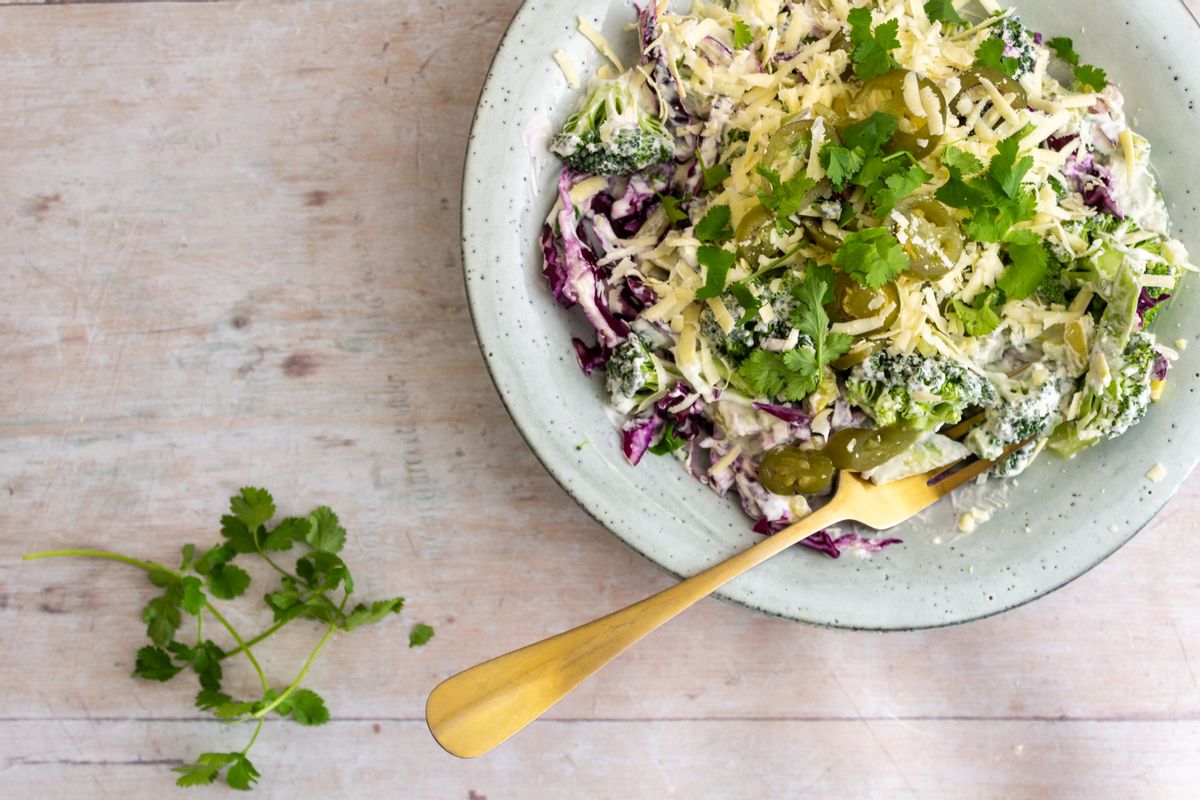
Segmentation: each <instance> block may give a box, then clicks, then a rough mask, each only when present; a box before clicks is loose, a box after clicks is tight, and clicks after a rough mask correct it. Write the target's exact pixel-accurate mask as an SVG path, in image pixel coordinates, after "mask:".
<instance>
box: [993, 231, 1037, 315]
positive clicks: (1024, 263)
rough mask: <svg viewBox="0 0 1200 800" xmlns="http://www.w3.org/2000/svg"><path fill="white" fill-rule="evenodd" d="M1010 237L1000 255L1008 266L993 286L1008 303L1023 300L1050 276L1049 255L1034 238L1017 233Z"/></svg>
mask: <svg viewBox="0 0 1200 800" xmlns="http://www.w3.org/2000/svg"><path fill="white" fill-rule="evenodd" d="M1020 233H1021V235H1017V236H1010V237H1009V241H1008V242H1007V243H1006V244H1005V245H1004V252H1005V254H1006V255H1007V256H1008V258H1009V260H1010V261H1011V262H1012V263H1011V264H1010V265H1009V267H1008V269H1006V270H1005V271H1004V274H1003V275H1002V276H1000V280H999V282H997V284H996V285H997V286H998V287H999V288H1000V289H1001V290H1003V291H1004V294H1005V296H1007V297H1008V298H1010V299H1012V300H1024V299H1025V298H1026V297H1029V295H1031V294H1033V293H1034V292H1036V291H1037V288H1038V287H1039V286H1041V284H1042V281H1044V280H1045V279H1046V276H1047V275H1049V274H1050V253H1049V251H1047V250H1046V247H1045V245H1043V244H1042V241H1041V239H1040V238H1038V236H1037V234H1035V233H1032V232H1030V231H1021V232H1020Z"/></svg>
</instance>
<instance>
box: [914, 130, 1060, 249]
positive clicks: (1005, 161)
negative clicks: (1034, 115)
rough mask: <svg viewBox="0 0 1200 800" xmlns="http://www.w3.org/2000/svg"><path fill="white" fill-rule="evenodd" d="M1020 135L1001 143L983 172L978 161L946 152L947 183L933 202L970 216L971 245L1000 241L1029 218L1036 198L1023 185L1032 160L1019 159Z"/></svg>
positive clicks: (1033, 210) (968, 233) (967, 229)
mask: <svg viewBox="0 0 1200 800" xmlns="http://www.w3.org/2000/svg"><path fill="white" fill-rule="evenodd" d="M1024 135H1025V132H1024V131H1020V132H1018V133H1016V134H1014V135H1013V136H1010V137H1009V138H1007V139H1005V140H1003V141H1001V142H1000V143H999V144H998V145H997V146H996V147H997V153H996V155H995V156H994V157H993V158H992V160H991V162H990V163H989V164H988V166H987V171H986V172H983V171H982V170H983V163H982V162H981V161H979V160H978V159H977V158H974V157H973V156H970V155H968V154H967V153H963V152H962V151H959V150H954V149H950V150H947V153H948V154H952V155H948V157H946V158H943V161H942V163H943V165H944V166H945V167H946V169H947V170H948V171H949V172H950V179H949V180H948V181H946V183H945V184H943V185H942V186H941V187H940V188H939V189H938V190H937V195H936V196H937V199H938V200H940V201H941V202H943V203H945V204H946V205H948V206H950V207H951V208H961V209H964V210H967V211H970V212H971V216H970V217H969V218H968V219H967V221H966V225H965V230H966V232H967V235H968V236H970V237H971V238H972V239H974V240H975V241H978V242H1000V241H1003V240H1004V238H1005V236H1006V235H1007V234H1008V232H1009V231H1010V230H1011V229H1012V227H1013V226H1014V225H1016V224H1017V223H1019V222H1024V221H1026V220H1029V219H1032V218H1033V215H1034V212H1035V211H1036V209H1037V198H1036V196H1035V195H1034V193H1033V191H1032V190H1031V189H1029V188H1026V187H1025V186H1024V185H1023V181H1024V179H1025V176H1026V174H1028V172H1029V170H1031V169H1032V168H1033V157H1032V156H1028V155H1027V156H1024V157H1021V155H1020V147H1021V139H1022V138H1023V137H1024ZM973 173H982V174H978V175H977V176H976V177H971V176H972V174H973Z"/></svg>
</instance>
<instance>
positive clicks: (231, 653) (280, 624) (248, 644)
mask: <svg viewBox="0 0 1200 800" xmlns="http://www.w3.org/2000/svg"><path fill="white" fill-rule="evenodd" d="M289 622H291V620H290V619H285V620H283V621H281V622H276V623H275V624H274V625H272V626H271V627H269V628H267V629H266V630H265V631H263V632H262V633H260V634H259V635H258V636H255V637H254V638H253V639H249V640H247V641H246V643H245V644H244V645H241V646H239V647H237V648H236V649H234V650H230V651H229V652H228V653H226V654H225V655H223V656H221V658H229V657H230V656H235V655H237V654H238V653H240V652H242V650H243V648H246V647H254V645H256V644H258V643H259V642H261V641H262V640H263V639H266V638H267V637H268V636H270V635H271V634H273V633H275V631H277V630H279V629H280V628H282V627H283V626H284V625H287V624H288V623H289Z"/></svg>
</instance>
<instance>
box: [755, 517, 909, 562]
mask: <svg viewBox="0 0 1200 800" xmlns="http://www.w3.org/2000/svg"><path fill="white" fill-rule="evenodd" d="M791 524H792V523H790V522H784V523H778V522H775V523H773V522H769V521H767V520H766V519H765V518H764V519H760V520H759V521H758V522H757V523H756V524H755V526H754V532H755V533H758V534H762V535H763V536H771V535H772V534H776V533H779V531H781V530H783V529H784V528H786V527H788V525H791ZM903 543H904V540H903V539H867V538H865V537H863V536H859V535H858V534H857V533H846V534H842V535H841V536H839V537H837V538H836V539H835V538H834V537H833V536H831V535H830V533H829V531H821V532H820V533H814V534H813V535H812V536H809V537H808V538H807V539H805V540H803V541H802V542H800V544H801V545H802V546H804V547H807V548H808V549H809V550H816V551H817V552H818V553H824V554H825V555H827V556H829V557H830V558H841V557H842V554H843V553H847V552H850V551H854V550H858V551H861V552H864V553H878V552H880V551H882V550H885V549H886V548H888V547H891V546H892V545H895V544H903Z"/></svg>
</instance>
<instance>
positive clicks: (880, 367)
mask: <svg viewBox="0 0 1200 800" xmlns="http://www.w3.org/2000/svg"><path fill="white" fill-rule="evenodd" d="M584 33H585V34H586V35H588V36H589V38H591V39H592V40H593V41H594V42H595V43H596V44H597V46H598V47H600V49H601V52H603V53H604V54H605V55H606V57H608V59H609V63H607V64H605V66H604V67H603V68H601V69H600V70H599V71H598V72H597V73H596V74H595V75H594V76H593V77H592V78H591V80H590V81H589V82H588V83H587V85H586V86H585V87H583V90H582V92H581V95H582V96H581V98H580V101H579V104H578V106H577V107H576V108H575V109H574V110H573V113H572V114H571V115H570V117H569V118H568V119H567V121H566V123H565V125H564V126H563V128H562V129H561V131H559V132H558V133H557V134H556V135H555V136H554V137H553V139H552V142H551V149H552V151H553V152H554V153H555V154H556V155H557V156H558V157H559V158H560V159H561V160H562V162H563V168H562V172H561V176H560V178H559V182H558V197H557V201H556V202H555V204H554V207H553V209H552V210H551V211H550V214H549V216H548V218H547V220H546V223H545V225H544V226H543V227H542V230H541V250H542V253H543V256H544V274H545V278H546V280H547V283H548V286H549V288H550V290H551V292H552V294H553V297H554V298H555V300H557V301H558V302H559V303H560V304H561V305H563V306H564V307H566V308H578V309H579V310H580V311H581V313H582V314H583V316H584V317H585V318H586V319H587V321H588V322H589V323H590V324H591V327H592V328H594V330H595V338H594V340H591V341H585V340H583V339H576V340H575V342H574V346H575V351H576V355H577V356H578V359H579V363H580V366H581V367H582V368H583V370H584V372H586V373H588V374H594V373H598V374H601V375H602V376H603V378H602V379H603V381H604V384H605V388H606V394H607V395H608V412H609V414H610V415H611V417H612V419H613V421H614V424H615V425H616V426H617V427H618V429H619V431H620V438H621V443H622V449H623V451H624V454H625V457H626V459H627V460H628V462H629V463H630V464H632V465H635V466H636V465H637V464H638V463H639V462H640V461H642V459H644V458H646V457H647V455H648V454H649V455H651V456H656V457H665V458H675V459H677V460H678V461H679V462H680V463H681V465H682V467H683V468H685V469H686V470H688V471H689V472H690V473H691V474H692V475H693V476H694V477H695V478H696V479H697V480H699V481H701V482H703V483H705V484H706V485H708V486H709V487H711V488H712V489H713V491H715V492H717V493H718V494H720V495H723V496H724V495H727V494H736V495H737V497H738V498H739V499H740V501H741V504H742V506H743V507H744V509H745V511H746V513H747V514H748V515H749V517H750V518H751V519H752V521H753V524H754V526H755V529H756V530H757V531H759V532H760V533H770V532H773V531H775V530H779V529H781V528H782V527H785V526H787V525H788V524H790V523H792V522H794V521H796V520H797V519H799V518H802V517H804V516H806V515H807V514H809V513H810V512H811V510H812V509H813V508H814V507H816V506H818V505H820V504H821V503H822V502H823V501H824V498H827V497H828V496H829V493H830V491H831V489H832V485H833V481H834V478H835V474H836V472H837V471H838V470H850V471H853V472H858V473H862V474H863V475H864V476H866V477H867V478H869V479H871V480H873V481H876V482H880V483H882V482H887V481H892V480H898V479H901V478H904V477H908V476H911V475H915V474H919V473H923V472H927V471H929V470H932V469H935V468H937V467H939V466H942V465H947V464H951V463H954V462H957V461H959V460H961V459H962V458H963V457H964V456H966V455H968V454H973V455H974V456H977V457H979V458H982V459H988V460H991V459H996V458H998V457H999V456H1001V455H1002V454H1003V453H1005V451H1006V450H1008V449H1009V448H1011V447H1012V445H1014V444H1017V443H1021V442H1028V443H1027V444H1026V445H1024V446H1023V447H1021V448H1020V449H1019V450H1018V451H1017V452H1015V453H1013V454H1012V455H1009V456H1007V457H1005V458H1003V459H1002V460H1000V461H999V462H998V463H997V465H996V466H995V468H994V469H993V470H992V473H991V474H992V477H993V478H995V479H1006V478H1011V477H1013V476H1016V475H1018V474H1020V473H1021V472H1022V471H1024V470H1025V469H1027V468H1028V467H1029V465H1030V464H1031V463H1032V462H1033V461H1034V460H1035V459H1037V458H1039V457H1041V456H1042V454H1043V453H1044V452H1045V451H1050V453H1052V454H1053V455H1054V456H1056V457H1061V458H1068V459H1069V458H1071V457H1073V456H1075V455H1076V454H1078V453H1080V452H1081V451H1083V450H1085V449H1087V448H1089V447H1092V446H1094V445H1097V444H1099V443H1101V442H1104V441H1107V440H1110V439H1114V438H1117V437H1119V436H1122V435H1124V434H1126V433H1127V432H1128V431H1129V430H1130V428H1132V427H1133V426H1134V425H1136V424H1137V423H1138V422H1139V421H1140V420H1141V419H1142V418H1143V417H1144V416H1145V415H1146V414H1147V413H1148V410H1149V409H1150V407H1151V405H1152V404H1153V402H1154V401H1155V400H1156V399H1157V398H1158V397H1160V396H1161V393H1162V391H1163V389H1164V386H1165V382H1166V381H1167V379H1168V374H1169V371H1170V367H1171V364H1172V362H1173V361H1174V360H1175V359H1177V358H1178V353H1177V352H1176V348H1173V347H1171V346H1169V345H1167V344H1165V343H1163V342H1160V341H1159V340H1158V338H1157V337H1156V336H1155V333H1154V322H1155V318H1156V316H1157V315H1158V313H1159V312H1160V311H1161V309H1162V308H1163V306H1164V304H1165V303H1167V302H1168V301H1169V300H1170V299H1171V297H1172V296H1173V295H1174V294H1176V292H1177V289H1178V285H1179V281H1180V280H1181V278H1182V277H1183V276H1184V274H1185V273H1186V272H1189V271H1193V270H1194V268H1193V267H1192V266H1191V265H1190V264H1189V259H1188V254H1187V252H1186V250H1185V248H1184V247H1183V245H1182V244H1181V243H1180V242H1178V241H1177V240H1175V239H1174V238H1172V236H1171V233H1170V227H1169V219H1168V214H1167V208H1166V204H1165V203H1164V201H1163V198H1162V195H1161V193H1160V191H1159V188H1158V183H1157V180H1156V178H1155V175H1154V173H1153V171H1152V169H1151V164H1150V146H1149V144H1148V142H1147V141H1146V139H1144V138H1142V137H1141V136H1139V135H1138V134H1137V133H1135V132H1134V131H1133V130H1132V129H1131V127H1130V124H1129V122H1128V120H1127V118H1126V115H1125V112H1124V99H1123V97H1122V95H1121V92H1120V90H1119V89H1118V88H1117V87H1116V86H1115V85H1113V84H1112V83H1111V82H1110V81H1109V79H1108V76H1107V74H1106V73H1105V71H1104V69H1103V68H1102V67H1100V66H1096V65H1093V64H1091V63H1089V62H1088V61H1087V60H1086V59H1085V58H1084V57H1083V56H1082V55H1081V54H1080V53H1078V52H1077V51H1076V48H1075V45H1074V43H1073V42H1072V41H1071V40H1069V39H1067V38H1065V37H1061V36H1052V35H1051V34H1045V35H1044V34H1043V33H1041V32H1036V31H1032V30H1030V29H1029V28H1027V27H1026V26H1025V25H1024V24H1023V23H1022V22H1021V19H1020V18H1019V17H1018V16H1017V15H1016V14H1015V13H1013V12H1012V11H1011V10H1004V9H1001V8H999V7H998V6H996V5H995V3H993V2H990V0H987V1H986V2H983V3H980V4H978V5H971V6H970V8H968V7H967V4H966V3H963V2H952V0H930V2H919V1H918V0H877V1H872V2H866V3H863V2H848V0H802V1H800V2H787V3H784V2H780V1H779V0H730V2H727V3H717V2H704V1H703V0H697V1H696V2H695V3H694V4H693V5H692V8H691V10H690V11H689V12H688V13H672V12H671V11H670V10H669V9H668V7H667V4H666V3H655V2H654V0H650V5H649V6H647V7H646V8H643V9H639V11H638V14H637V21H636V25H635V26H631V30H630V35H631V36H636V37H638V40H639V44H640V47H639V51H640V58H639V60H638V61H637V63H635V64H630V65H626V64H622V63H621V62H620V59H619V58H618V57H617V55H616V54H615V52H614V50H613V48H612V47H611V46H610V45H609V44H608V43H607V42H606V41H604V40H603V38H602V37H600V35H599V34H597V33H596V32H595V31H594V30H591V29H590V28H588V29H586V30H585V31H584ZM964 423H966V424H969V425H971V426H972V428H971V430H970V433H969V434H968V435H967V436H966V437H965V438H963V439H962V440H961V441H958V439H959V438H960V437H950V436H947V435H946V432H947V429H948V428H949V427H953V426H957V425H960V424H964ZM839 542H841V545H839ZM889 543H891V542H890V541H889V540H884V541H876V542H869V543H864V542H863V540H858V539H855V541H854V542H853V544H855V545H856V546H859V547H867V548H872V547H874V548H878V547H882V546H885V545H886V544H889ZM807 544H808V545H809V546H811V547H814V548H816V549H821V550H824V551H825V552H827V553H829V554H831V555H837V554H838V551H839V546H846V545H848V544H850V543H849V542H846V541H844V540H835V539H831V538H830V537H828V536H825V537H814V538H813V539H811V540H809V541H808V542H807Z"/></svg>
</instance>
